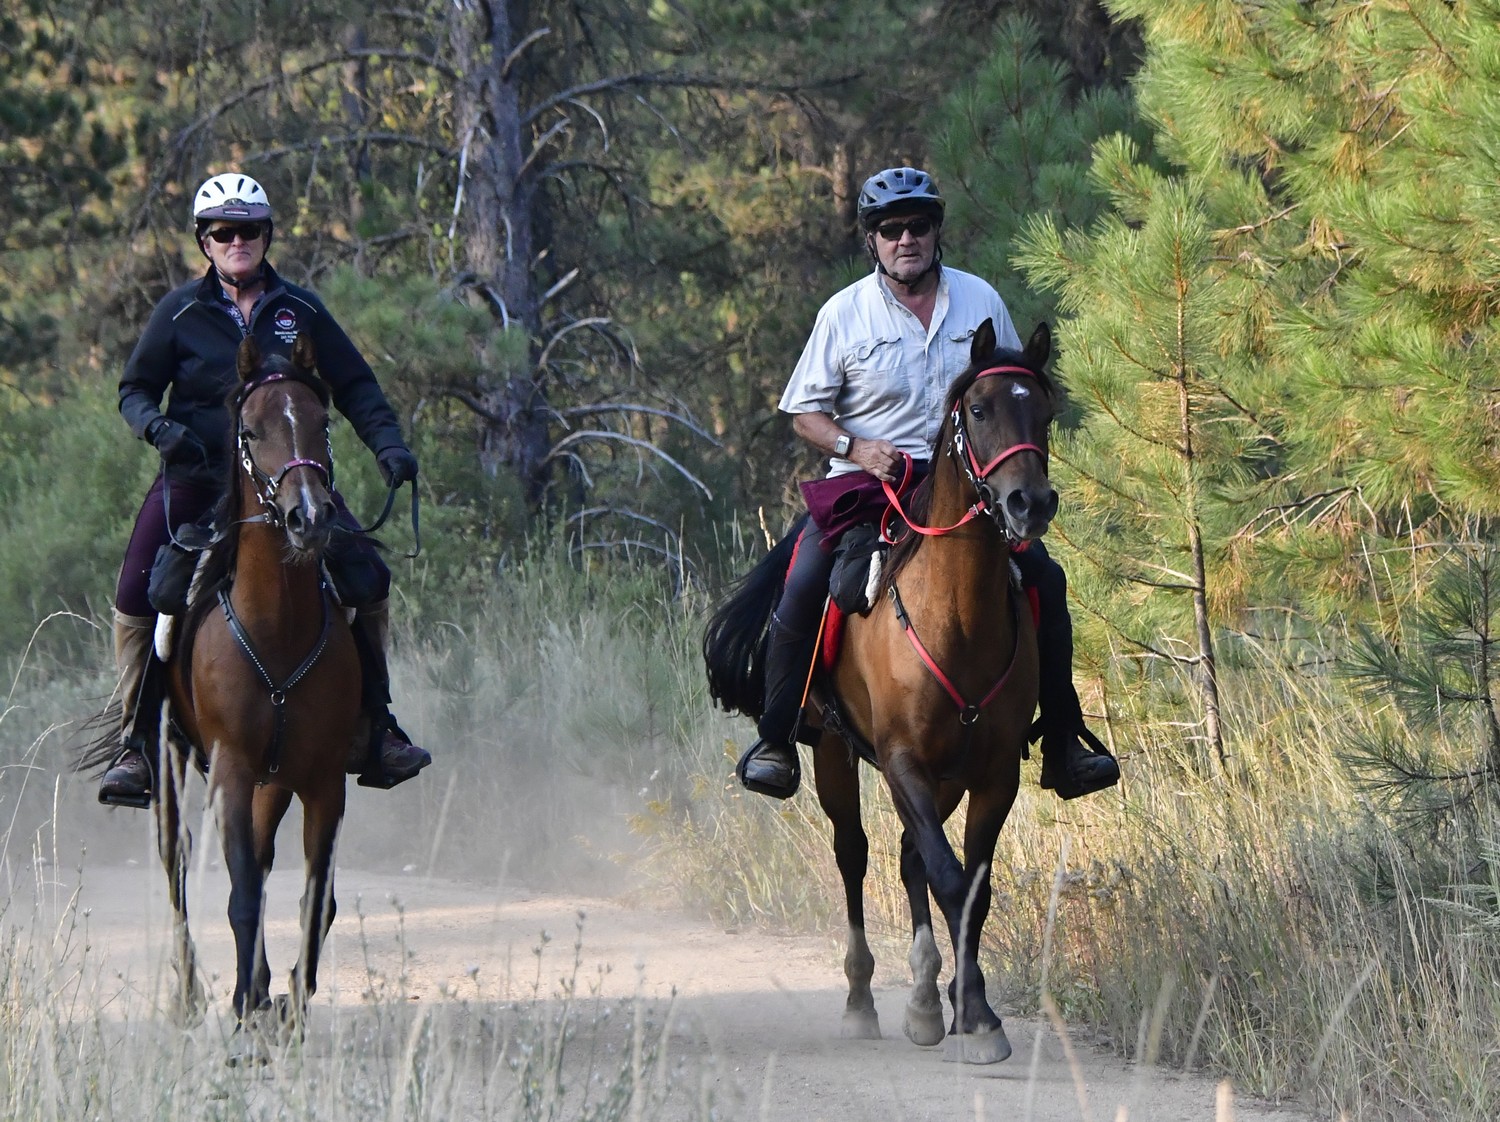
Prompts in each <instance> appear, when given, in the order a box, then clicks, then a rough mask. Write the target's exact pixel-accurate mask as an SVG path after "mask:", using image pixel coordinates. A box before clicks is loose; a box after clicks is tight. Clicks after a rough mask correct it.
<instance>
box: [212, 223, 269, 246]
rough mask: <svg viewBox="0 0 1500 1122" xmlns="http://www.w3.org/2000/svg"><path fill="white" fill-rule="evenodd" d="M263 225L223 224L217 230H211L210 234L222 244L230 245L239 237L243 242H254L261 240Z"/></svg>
mask: <svg viewBox="0 0 1500 1122" xmlns="http://www.w3.org/2000/svg"><path fill="white" fill-rule="evenodd" d="M260 235H261V227H259V226H221V227H220V228H219V229H217V230H210V231H209V232H208V236H209V237H211V238H212V239H213V240H214V241H216V242H218V243H219V244H220V245H228V244H229V243H230V242H232V241H234V239H235V238H239V239H240V241H242V242H253V241H258V240H260Z"/></svg>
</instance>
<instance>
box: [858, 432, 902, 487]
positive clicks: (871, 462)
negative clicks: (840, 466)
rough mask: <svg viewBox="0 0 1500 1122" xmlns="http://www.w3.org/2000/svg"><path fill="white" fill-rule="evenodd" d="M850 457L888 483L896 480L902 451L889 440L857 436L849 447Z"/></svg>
mask: <svg viewBox="0 0 1500 1122" xmlns="http://www.w3.org/2000/svg"><path fill="white" fill-rule="evenodd" d="M849 459H851V460H853V461H854V462H855V463H856V464H858V465H859V466H860V467H862V468H863V469H864V470H865V471H867V472H869V473H870V474H871V475H873V476H874V477H875V478H876V479H883V480H885V481H886V482H887V483H894V482H896V473H897V471H898V469H899V468H900V466H901V453H900V452H899V451H897V450H896V446H895V445H894V444H892V443H891V442H890V441H889V440H866V439H864V438H863V437H856V438H855V441H854V444H853V446H852V447H851V448H850V449H849Z"/></svg>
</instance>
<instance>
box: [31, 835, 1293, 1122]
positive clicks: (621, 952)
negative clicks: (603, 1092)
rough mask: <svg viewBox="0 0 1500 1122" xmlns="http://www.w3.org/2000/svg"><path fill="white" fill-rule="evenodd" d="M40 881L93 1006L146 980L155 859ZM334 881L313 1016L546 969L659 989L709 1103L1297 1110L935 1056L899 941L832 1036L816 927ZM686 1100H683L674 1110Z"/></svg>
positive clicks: (1119, 1070)
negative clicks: (63, 918) (921, 1040)
mask: <svg viewBox="0 0 1500 1122" xmlns="http://www.w3.org/2000/svg"><path fill="white" fill-rule="evenodd" d="M44 871H45V870H44ZM44 880H45V882H46V884H45V888H44V893H43V894H44V897H45V899H44V903H43V910H44V911H46V912H52V913H53V914H54V915H55V914H57V909H58V907H59V904H60V903H63V902H66V900H67V899H68V897H69V896H70V895H71V894H72V892H73V891H74V889H75V888H76V890H77V892H78V900H79V906H80V913H79V914H80V915H82V916H83V917H84V918H83V920H82V922H83V923H84V924H85V926H86V932H87V936H88V944H89V948H90V949H89V952H88V953H89V955H90V957H91V960H92V961H93V962H94V969H97V970H98V971H99V987H100V989H101V990H102V991H103V992H102V994H101V998H102V999H103V1000H104V1001H105V1002H106V1004H107V1002H108V991H109V990H110V988H111V987H116V988H129V989H132V990H137V991H140V990H144V991H146V992H150V991H151V987H152V985H153V982H152V979H153V978H155V977H157V976H159V972H160V970H161V964H162V962H163V961H164V959H165V955H166V951H167V936H168V933H169V925H168V912H167V906H166V900H165V890H164V887H163V885H162V876H161V873H160V870H159V869H158V868H156V867H155V866H154V865H151V864H149V863H147V862H145V861H133V862H130V863H129V864H126V865H123V866H113V867H110V866H101V865H99V864H96V863H93V862H91V863H90V866H89V867H88V868H87V869H86V871H85V873H84V875H83V876H82V878H81V883H80V878H79V877H78V874H77V873H76V872H72V871H69V870H66V869H64V870H62V871H61V872H60V874H58V875H55V876H47V877H45V878H44ZM337 887H338V897H339V901H340V909H339V915H338V919H337V921H336V922H335V924H334V928H333V933H332V936H331V946H330V950H329V955H328V958H327V959H326V960H325V962H326V967H325V969H324V971H323V973H322V979H321V980H322V983H323V984H322V988H321V990H320V992H319V994H318V997H317V1000H316V1006H317V1007H320V1008H321V1009H323V1010H325V1012H324V1013H322V1014H320V1015H322V1016H325V1017H326V1016H328V1015H329V1014H328V1013H327V1012H326V1010H328V1009H330V1008H331V1007H333V1006H334V1005H339V1006H346V1005H349V1006H357V1005H359V1004H361V1003H363V1002H364V1001H365V1000H366V996H367V995H368V994H369V993H370V992H372V991H374V992H377V993H380V994H382V995H383V996H385V997H391V996H392V995H395V996H397V997H400V996H403V995H404V996H405V997H406V998H407V999H409V1000H411V1001H415V1002H434V1003H436V1002H441V1001H443V1000H444V999H445V998H446V997H448V996H450V995H456V996H458V997H465V996H468V997H474V998H481V999H483V1000H493V1001H509V1000H524V999H526V998H529V997H531V996H532V995H533V994H536V993H539V994H540V995H541V996H543V997H550V996H555V994H556V993H557V992H558V990H557V986H558V984H559V980H560V979H564V978H569V977H576V978H577V980H578V984H579V990H580V991H581V992H590V991H593V990H597V991H598V992H599V993H600V995H601V996H602V997H604V998H606V999H608V998H629V997H631V996H633V995H637V996H643V997H645V998H648V999H653V1000H656V1001H659V1002H661V1003H662V1004H663V1006H665V1005H666V1004H668V1003H669V999H671V998H672V995H673V994H674V993H675V995H676V996H675V1000H671V1001H670V1005H671V1008H672V1021H671V1024H672V1030H671V1038H670V1041H669V1047H670V1051H671V1052H672V1054H673V1056H674V1063H675V1064H676V1065H678V1066H677V1068H676V1072H677V1074H676V1075H674V1078H684V1079H687V1080H690V1081H691V1080H698V1081H699V1083H700V1084H702V1083H704V1082H706V1083H707V1084H709V1085H711V1087H712V1090H713V1094H714V1097H715V1099H716V1100H717V1101H718V1102H720V1103H722V1104H725V1110H724V1111H722V1112H721V1114H720V1116H721V1117H733V1118H763V1119H776V1120H782V1119H788V1120H789V1119H796V1120H798V1122H818V1120H821V1119H827V1120H829V1122H834V1120H837V1122H848V1120H850V1119H871V1120H886V1119H892V1120H894V1119H902V1120H911V1122H926V1120H928V1119H933V1120H936V1119H945V1120H952V1119H1004V1120H1007V1122H1010V1120H1014V1122H1023V1120H1035V1122H1051V1120H1063V1119H1068V1120H1073V1119H1089V1120H1092V1122H1111V1120H1113V1122H1132V1120H1143V1122H1224V1120H1227V1119H1231V1118H1233V1119H1239V1120H1245V1119H1263V1120H1276V1122H1299V1120H1301V1119H1303V1118H1304V1117H1305V1116H1304V1115H1302V1114H1300V1113H1297V1112H1293V1111H1289V1110H1272V1109H1269V1108H1264V1107H1261V1106H1258V1105H1255V1104H1252V1103H1247V1102H1243V1101H1240V1100H1239V1098H1238V1096H1232V1095H1228V1096H1227V1097H1226V1095H1227V1092H1226V1091H1225V1090H1221V1088H1220V1087H1219V1086H1218V1084H1217V1083H1216V1082H1215V1081H1213V1080H1211V1079H1205V1078H1199V1077H1190V1076H1181V1075H1175V1074H1171V1073H1166V1072H1161V1071H1158V1070H1154V1069H1149V1068H1135V1067H1132V1066H1130V1065H1127V1064H1124V1063H1121V1062H1120V1061H1118V1060H1116V1059H1114V1058H1113V1057H1111V1056H1108V1055H1106V1054H1105V1053H1103V1052H1101V1051H1100V1050H1098V1049H1097V1048H1093V1047H1091V1046H1090V1045H1088V1044H1087V1043H1083V1042H1071V1046H1072V1048H1073V1050H1074V1053H1075V1058H1076V1062H1077V1068H1076V1070H1077V1071H1078V1073H1079V1075H1080V1076H1081V1078H1080V1079H1075V1076H1074V1068H1072V1067H1071V1066H1070V1063H1069V1060H1068V1057H1067V1055H1066V1052H1065V1049H1064V1048H1063V1047H1062V1045H1061V1043H1060V1042H1059V1040H1058V1037H1057V1036H1056V1035H1055V1034H1054V1033H1052V1032H1050V1031H1041V1026H1040V1025H1038V1024H1036V1023H1033V1022H1027V1021H1023V1020H1020V1019H1018V1018H1014V1017H1011V1018H1007V1021H1006V1028H1007V1031H1008V1032H1009V1034H1010V1038H1011V1042H1012V1044H1013V1045H1014V1046H1015V1054H1014V1055H1013V1056H1012V1057H1011V1058H1010V1059H1009V1060H1008V1061H1006V1062H1004V1063H1002V1064H997V1065H994V1066H992V1067H986V1068H971V1067H964V1066H962V1065H957V1064H951V1063H946V1062H944V1061H943V1058H942V1049H940V1048H939V1049H931V1050H928V1049H919V1048H916V1047H915V1046H913V1045H911V1044H910V1043H909V1042H907V1040H906V1039H905V1038H904V1037H903V1036H902V1035H901V1013H902V1008H903V1005H904V1003H905V997H906V994H905V963H904V962H903V961H901V960H900V959H901V957H902V956H900V955H899V954H896V955H892V954H891V953H889V952H885V953H884V954H883V955H882V957H883V959H884V961H882V962H880V963H879V965H878V966H877V973H876V978H875V981H876V984H877V991H876V1000H877V1004H878V1007H879V1013H880V1020H881V1027H882V1029H883V1031H884V1033H885V1039H884V1040H880V1041H849V1040H843V1039H841V1038H840V1036H839V1023H840V1014H841V1012H842V1009H843V1001H844V990H843V975H842V968H841V965H840V962H841V955H842V948H841V947H839V946H836V945H835V943H834V942H833V941H832V940H830V939H826V938H812V937H797V938H785V937H777V936H772V935H767V934H764V933H760V932H752V931H741V932H738V933H731V932H726V931H724V930H722V929H719V928H716V927H714V926H712V925H710V924H707V923H705V922H703V921H700V920H696V919H692V918H688V917H686V916H683V915H680V914H674V913H673V912H670V911H663V910H658V909H654V908H645V907H635V906H630V905H627V904H622V903H619V902H614V901H609V900H602V899H592V898H582V897H572V896H568V895H564V894H559V893H555V892H549V893H546V894H541V893H529V892H527V891H525V890H521V889H516V888H512V887H498V886H488V887H486V886H482V885H477V884H467V883H459V882H455V881H449V880H441V879H434V878H427V877H422V876H420V875H417V874H416V873H414V872H408V873H406V874H401V873H395V874H391V873H374V872H364V871H359V870H351V869H341V870H340V871H339V874H338V886H337ZM192 891H193V893H194V894H195V895H194V897H193V898H194V899H195V901H196V903H195V905H194V915H195V936H196V939H197V943H198V948H199V952H200V955H201V957H202V961H203V966H204V968H205V973H206V974H207V975H208V978H209V989H210V993H211V996H212V997H213V999H214V1001H215V1003H216V1007H217V1008H218V1009H219V1010H223V1009H224V1008H225V1007H226V1005H227V993H228V992H229V991H230V990H231V989H232V986H233V946H232V942H231V939H230V934H229V928H228V924H227V922H226V921H225V919H224V918H223V917H224V904H225V901H226V899H227V893H228V888H227V880H226V879H225V878H224V876H223V874H222V873H221V872H219V871H218V870H216V869H207V870H205V869H202V868H200V869H199V871H198V873H197V874H196V876H195V883H194V885H193V886H192ZM300 891H301V883H300V873H298V872H294V871H284V872H277V873H275V874H274V875H273V877H272V881H271V887H270V914H271V917H272V919H271V922H270V923H269V925H268V928H267V944H268V952H269V955H270V958H271V964H272V968H273V970H274V971H275V974H276V988H277V989H283V988H284V987H285V972H286V969H287V967H288V966H289V965H290V962H291V959H292V957H293V955H294V950H295V942H294V940H295V934H296V933H295V927H294V920H293V918H292V917H293V916H294V915H295V911H296V899H297V896H298V894H299V893H300ZM13 918H15V917H14V915H13ZM580 925H581V927H580ZM544 932H545V933H546V934H547V937H548V938H547V940H546V942H545V943H544V942H543V933H544ZM403 948H404V954H405V958H406V966H405V976H404V978H403V977H402V972H401V966H402V959H403ZM576 948H581V949H576ZM880 953H881V952H880V951H879V950H877V954H880ZM575 955H576V956H577V968H576V971H575ZM1003 1012H1004V1011H1003V1010H1002V1014H1003ZM314 1031H315V1032H316V1031H317V1022H316V1021H315V1023H314ZM1039 1036H1040V1043H1038V1037H1039ZM689 1106H690V1104H686V1103H684V1104H683V1106H682V1107H681V1109H683V1111H684V1115H683V1116H684V1117H686V1116H687V1111H688V1107H689ZM668 1117H671V1115H670V1112H669V1114H668Z"/></svg>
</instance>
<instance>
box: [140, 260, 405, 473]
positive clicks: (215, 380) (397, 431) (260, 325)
mask: <svg viewBox="0 0 1500 1122" xmlns="http://www.w3.org/2000/svg"><path fill="white" fill-rule="evenodd" d="M265 269H266V293H265V295H264V296H263V297H262V298H261V300H260V302H259V303H258V304H257V305H256V307H255V314H254V316H253V317H252V319H251V322H250V334H251V335H253V336H254V337H255V341H256V343H257V344H259V346H260V349H261V353H263V354H281V355H287V356H290V355H291V353H292V343H293V342H294V341H295V340H296V338H297V335H298V334H299V333H301V332H306V333H308V334H309V335H311V337H312V341H313V346H314V348H315V349H316V353H317V359H318V373H319V374H320V375H321V376H322V378H323V380H324V381H325V382H327V383H328V387H329V389H330V390H332V392H333V403H334V405H335V406H336V407H337V408H338V411H339V412H340V413H342V414H343V415H344V416H345V417H347V418H348V419H349V422H350V424H352V425H353V426H354V431H355V432H356V433H357V434H358V435H359V438H360V439H361V440H362V441H364V442H365V444H366V446H367V447H368V448H369V449H370V451H371V452H374V453H375V454H376V455H377V456H378V455H379V454H380V453H381V452H384V451H385V450H386V449H388V448H404V447H405V446H406V444H405V442H404V441H403V440H402V438H401V425H400V423H399V422H398V421H397V420H396V413H395V410H393V409H392V408H391V405H390V402H388V401H387V400H386V397H385V394H384V393H383V392H382V391H381V389H380V384H379V383H378V382H377V381H376V380H375V372H374V371H373V370H371V369H370V364H369V363H367V362H366V361H365V360H364V357H363V356H362V355H361V354H360V353H359V351H358V350H357V349H356V348H355V346H354V344H353V343H352V342H350V340H349V336H347V335H345V334H344V329H343V328H342V327H340V326H339V325H338V321H337V320H335V319H334V318H333V316H332V315H331V314H330V313H329V311H328V309H327V308H325V307H324V306H323V301H321V300H320V299H318V297H317V295H316V294H315V293H313V292H312V291H311V290H309V289H306V288H299V287H298V286H297V285H294V284H288V283H287V282H286V281H284V280H282V279H281V277H279V276H278V275H277V274H276V271H275V270H274V269H272V268H271V266H270V265H269V264H267V265H266V266H265ZM221 291H222V289H221V285H220V282H219V277H218V274H217V272H215V270H214V269H213V268H212V266H210V268H209V270H208V273H207V274H206V275H205V276H204V277H203V278H202V279H201V280H196V281H191V282H189V283H187V284H185V285H183V286H182V287H180V288H175V289H173V290H172V291H171V292H169V293H167V295H166V296H164V297H163V298H162V300H161V302H160V303H159V304H157V305H156V310H155V311H153V312H152V313H151V319H150V321H149V322H148V323H147V324H146V330H145V332H144V333H143V334H142V335H141V338H140V341H139V342H138V343H136V345H135V350H134V351H133V352H132V353H131V355H130V360H129V361H128V362H126V364H125V373H124V374H123V375H122V376H121V377H120V414H121V416H123V417H124V418H125V421H126V423H127V424H128V425H129V426H130V431H131V432H133V433H135V435H136V436H138V437H140V438H142V439H145V436H146V426H148V425H149V424H151V422H152V421H154V420H156V418H157V417H160V416H162V409H161V401H162V398H163V396H164V395H166V396H167V398H168V400H167V406H166V411H165V415H166V416H167V417H168V418H170V419H171V420H173V421H178V422H180V423H181V424H184V425H186V426H187V427H188V428H190V429H192V430H193V431H194V432H195V433H197V434H198V436H199V438H200V439H201V440H202V441H203V444H204V447H205V448H207V449H208V462H207V463H202V464H173V465H171V466H170V467H169V468H168V469H167V470H168V474H169V475H170V476H171V477H172V478H174V479H183V480H190V481H192V482H194V483H200V484H203V485H205V486H209V487H215V486H222V485H223V482H224V480H225V478H226V477H227V474H228V469H229V462H230V460H231V459H233V456H234V449H233V446H232V444H233V434H232V433H231V432H230V417H229V410H228V409H227V408H226V407H225V399H226V398H227V397H228V395H229V392H230V390H231V389H232V388H233V387H234V386H236V385H238V384H239V375H238V374H237V373H236V370H235V353H236V352H237V351H238V349H239V345H240V342H241V341H242V340H243V338H244V335H243V334H242V333H241V331H240V328H239V325H238V324H237V323H236V322H235V320H234V318H233V317H232V316H231V314H230V313H229V312H228V310H227V309H225V308H224V307H223V306H222V302H221V301H220V299H219V297H218V293H219V292H221Z"/></svg>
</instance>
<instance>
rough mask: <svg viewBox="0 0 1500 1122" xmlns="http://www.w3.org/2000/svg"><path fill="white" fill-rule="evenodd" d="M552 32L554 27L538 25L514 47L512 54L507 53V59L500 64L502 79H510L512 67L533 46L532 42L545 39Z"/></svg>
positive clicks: (503, 80)
mask: <svg viewBox="0 0 1500 1122" xmlns="http://www.w3.org/2000/svg"><path fill="white" fill-rule="evenodd" d="M551 34H552V29H551V28H550V27H538V28H537V29H536V30H535V31H533V32H532V33H531V34H530V35H528V36H526V38H524V39H522V40H521V41H520V42H519V43H517V44H516V45H515V46H514V47H512V48H511V52H510V54H508V55H506V56H505V61H504V62H502V63H501V64H500V80H501V81H502V82H505V81H509V80H510V68H511V67H512V66H514V65H515V64H516V60H517V59H518V58H520V57H521V55H522V54H523V53H524V52H525V50H526V48H527V47H529V46H531V44H533V43H535V42H536V41H537V40H538V39H543V38H545V37H546V36H548V35H551Z"/></svg>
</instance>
